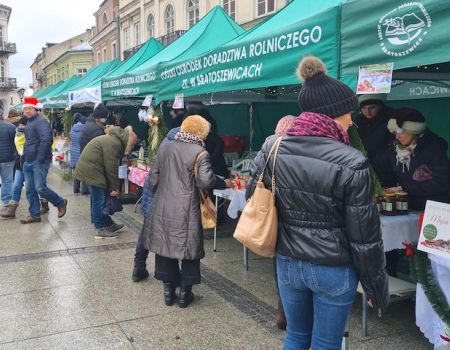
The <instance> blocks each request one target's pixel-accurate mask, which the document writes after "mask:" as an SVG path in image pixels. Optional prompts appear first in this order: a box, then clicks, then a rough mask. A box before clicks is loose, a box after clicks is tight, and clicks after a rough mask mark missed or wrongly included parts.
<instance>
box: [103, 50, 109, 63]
mask: <svg viewBox="0 0 450 350" xmlns="http://www.w3.org/2000/svg"><path fill="white" fill-rule="evenodd" d="M107 60H108V55H107V53H106V47H104V48H103V62H106V61H107Z"/></svg>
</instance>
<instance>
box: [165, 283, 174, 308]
mask: <svg viewBox="0 0 450 350" xmlns="http://www.w3.org/2000/svg"><path fill="white" fill-rule="evenodd" d="M174 300H175V286H174V285H173V283H172V282H164V302H165V304H166V305H167V306H172V305H173V301H174Z"/></svg>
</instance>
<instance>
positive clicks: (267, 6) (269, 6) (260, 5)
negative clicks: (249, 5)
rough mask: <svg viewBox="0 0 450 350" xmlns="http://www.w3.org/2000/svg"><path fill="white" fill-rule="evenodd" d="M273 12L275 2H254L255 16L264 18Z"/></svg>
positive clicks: (270, 0)
mask: <svg viewBox="0 0 450 350" xmlns="http://www.w3.org/2000/svg"><path fill="white" fill-rule="evenodd" d="M272 12H275V0H256V14H257V16H258V17H259V16H265V15H268V14H269V13H272Z"/></svg>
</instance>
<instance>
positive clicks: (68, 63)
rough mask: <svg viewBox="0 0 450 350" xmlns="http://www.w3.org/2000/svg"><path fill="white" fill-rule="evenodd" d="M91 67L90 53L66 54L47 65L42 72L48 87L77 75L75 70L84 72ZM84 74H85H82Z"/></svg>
mask: <svg viewBox="0 0 450 350" xmlns="http://www.w3.org/2000/svg"><path fill="white" fill-rule="evenodd" d="M92 66H93V58H92V51H87V52H76V53H73V52H67V53H65V54H63V55H62V56H61V57H59V58H58V59H57V60H56V61H55V62H53V63H52V64H50V65H48V66H47V67H46V68H45V70H44V72H45V75H46V77H47V80H48V85H50V84H56V83H57V82H59V81H60V80H66V79H68V78H70V77H71V76H72V75H74V74H77V73H78V72H77V69H78V68H80V69H85V70H86V71H87V70H88V69H89V68H90V67H92ZM84 73H85V72H84Z"/></svg>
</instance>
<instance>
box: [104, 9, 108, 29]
mask: <svg viewBox="0 0 450 350" xmlns="http://www.w3.org/2000/svg"><path fill="white" fill-rule="evenodd" d="M107 24H108V17H107V16H106V12H105V13H104V14H103V27H104V26H106V25H107Z"/></svg>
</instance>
